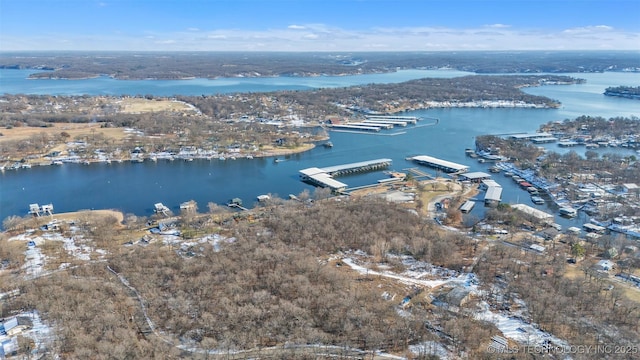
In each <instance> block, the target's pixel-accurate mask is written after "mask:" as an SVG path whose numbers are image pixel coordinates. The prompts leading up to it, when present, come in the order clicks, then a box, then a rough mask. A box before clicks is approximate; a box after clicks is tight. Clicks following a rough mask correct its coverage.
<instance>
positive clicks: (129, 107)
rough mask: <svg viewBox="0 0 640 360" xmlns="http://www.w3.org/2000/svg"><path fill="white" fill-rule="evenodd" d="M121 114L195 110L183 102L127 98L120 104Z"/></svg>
mask: <svg viewBox="0 0 640 360" xmlns="http://www.w3.org/2000/svg"><path fill="white" fill-rule="evenodd" d="M120 107H121V110H120V111H121V112H123V113H127V114H139V113H145V112H162V111H171V112H195V109H194V108H193V107H191V106H189V105H188V104H186V103H184V102H182V101H175V100H167V99H162V100H150V99H144V98H126V99H122V101H121V102H120Z"/></svg>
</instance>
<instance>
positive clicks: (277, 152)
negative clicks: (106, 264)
mask: <svg viewBox="0 0 640 360" xmlns="http://www.w3.org/2000/svg"><path fill="white" fill-rule="evenodd" d="M321 141H322V140H321ZM315 147H316V144H313V143H307V144H303V145H301V146H299V147H298V148H296V149H270V150H264V151H260V152H257V153H248V154H238V155H237V156H236V155H233V154H227V153H216V154H213V153H211V154H195V155H191V154H189V155H185V154H183V155H180V154H177V155H170V156H154V155H150V156H146V157H128V158H119V159H115V158H107V157H105V158H100V159H80V158H68V157H67V158H51V159H49V160H46V161H43V158H42V157H41V158H38V159H30V160H31V161H24V162H22V161H19V160H15V161H12V160H7V161H5V162H4V164H5V165H0V171H2V172H4V171H14V170H15V171H17V170H21V169H29V168H31V167H33V166H53V165H56V166H60V165H63V164H82V165H91V164H101V163H105V164H111V163H113V162H116V163H124V162H132V163H142V162H147V161H154V162H155V161H158V160H167V161H175V160H182V161H193V160H209V161H212V160H218V161H226V160H231V161H233V160H238V159H245V160H252V159H256V158H268V157H277V156H289V155H295V154H300V153H303V152H307V151H310V150H312V149H314V148H315ZM0 164H1V163H0Z"/></svg>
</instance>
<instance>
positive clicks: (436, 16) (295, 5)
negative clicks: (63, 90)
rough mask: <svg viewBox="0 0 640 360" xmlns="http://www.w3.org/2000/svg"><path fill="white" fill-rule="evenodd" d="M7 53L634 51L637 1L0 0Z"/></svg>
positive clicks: (638, 43)
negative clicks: (144, 51)
mask: <svg viewBox="0 0 640 360" xmlns="http://www.w3.org/2000/svg"><path fill="white" fill-rule="evenodd" d="M14 50H136V51H139V50H149V51H151V50H158V51H167V50H179V51H191V50H193V51H224V50H227V51H438V50H640V0H553V1H552V0H491V1H484V0H322V1H316V0H181V1H178V0H98V1H94V0H0V51H14Z"/></svg>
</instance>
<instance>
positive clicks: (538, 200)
mask: <svg viewBox="0 0 640 360" xmlns="http://www.w3.org/2000/svg"><path fill="white" fill-rule="evenodd" d="M531 202H532V203H534V204H536V205H542V204H544V199H543V198H541V197H540V196H535V195H534V196H532V197H531Z"/></svg>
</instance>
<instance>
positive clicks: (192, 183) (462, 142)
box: [0, 70, 640, 225]
mask: <svg viewBox="0 0 640 360" xmlns="http://www.w3.org/2000/svg"><path fill="white" fill-rule="evenodd" d="M11 71H15V70H2V71H0V74H1V75H2V76H1V77H0V79H1V80H2V82H1V85H2V87H1V91H2V92H8V93H20V92H22V93H33V94H36V93H51V94H79V93H87V94H96V92H95V91H98V90H96V89H99V88H100V86H99V84H103V83H105V82H106V83H108V84H109V85H108V87H109V91H113V90H114V88H113V87H111V86H112V85H114V86H116V87H117V89H119V90H117V91H114V92H115V93H123V91H124V90H123V89H125V90H126V89H127V84H128V85H129V86H130V88H128V91H129V92H128V93H131V94H133V93H142V94H154V95H167V94H175V93H176V92H175V88H172V89H173V90H174V91H173V92H169V93H167V92H163V91H166V89H165V85H166V84H164V85H160V84H161V83H172V82H173V83H175V82H177V83H183V82H184V83H185V84H182V85H180V86H182V87H184V88H186V89H191V91H194V92H192V93H190V94H194V93H195V94H200V93H203V92H204V89H207V90H209V92H207V93H215V92H236V91H240V90H238V88H237V86H240V87H242V86H249V87H251V86H252V85H250V84H253V83H255V84H257V85H256V86H257V87H258V88H260V87H262V88H263V89H264V90H265V91H267V90H278V89H284V88H286V89H293V88H296V87H298V86H301V87H304V88H309V87H330V86H349V85H355V84H362V83H371V82H388V83H391V82H400V81H405V80H408V78H407V77H412V76H413V78H419V77H423V76H425V74H427V73H429V74H430V73H431V72H429V71H409V72H401V73H396V74H395V76H397V78H394V74H379V75H368V76H367V79H366V80H363V78H361V77H358V76H355V77H338V78H328V77H318V78H304V79H300V78H278V79H275V78H270V79H233V80H234V81H238V83H236V84H226V85H210V86H209V83H210V82H215V81H218V80H215V81H212V80H182V81H166V82H165V81H117V80H112V79H106V78H100V79H89V80H73V81H64V80H44V82H46V83H47V84H45V85H40V81H41V80H25V78H26V75H27V74H28V72H25V71H16V73H22V74H21V75H15V74H14V73H11ZM7 73H9V75H10V76H9V75H7ZM436 74H439V75H440V76H441V77H453V76H459V75H463V74H465V73H460V72H455V71H452V72H448V71H447V72H436ZM570 75H572V76H576V77H582V78H586V79H587V81H588V82H587V84H584V85H570V86H544V87H539V88H531V89H527V90H526V91H527V92H529V93H532V94H537V95H545V96H549V97H551V98H554V99H558V100H560V101H561V102H562V103H563V106H562V108H560V109H544V110H542V109H433V110H421V111H414V112H408V113H407V115H415V116H426V117H436V118H439V119H440V123H439V124H438V125H437V126H423V127H407V128H406V129H402V130H394V131H392V132H396V131H405V130H406V133H404V134H401V135H397V136H377V135H360V134H350V133H338V132H331V140H332V142H333V143H334V147H333V148H332V149H325V148H323V147H317V148H316V149H314V150H311V151H309V152H306V153H303V154H297V155H292V156H289V157H286V161H283V162H279V163H274V162H273V161H272V159H253V160H246V159H238V160H227V161H219V160H212V161H208V160H200V161H198V160H196V161H193V162H181V161H174V162H164V161H158V163H152V162H145V163H142V164H130V163H122V164H117V163H113V164H110V165H108V164H92V165H89V166H85V165H74V164H65V165H63V166H47V167H37V168H35V167H34V168H32V169H28V170H26V169H25V170H18V171H5V172H4V173H3V174H1V175H0V219H4V218H5V217H6V216H8V215H13V214H18V215H24V214H25V213H26V211H27V208H28V205H29V204H30V203H40V204H44V203H50V202H51V203H53V204H54V206H55V210H56V211H57V212H63V211H74V210H78V209H103V208H113V209H118V210H121V211H123V212H125V213H135V214H138V215H150V214H152V207H153V204H154V203H156V202H162V203H164V204H165V205H167V206H169V207H171V208H172V209H173V210H174V211H176V212H177V210H178V206H179V204H180V203H181V202H183V201H187V200H191V199H193V200H196V201H197V202H198V205H199V207H200V209H201V210H206V207H207V203H208V202H215V203H219V204H223V203H225V202H227V201H228V200H229V199H230V198H233V197H240V198H242V199H243V200H244V203H245V205H251V204H253V203H254V202H255V197H256V196H257V195H260V194H267V193H271V194H275V195H279V196H281V197H286V196H287V195H288V194H298V193H300V192H301V191H303V190H304V189H308V190H309V191H311V192H313V190H314V188H313V187H312V186H310V185H307V184H305V183H302V182H300V181H299V180H298V171H299V170H300V169H304V168H307V167H312V166H318V167H323V166H330V165H337V164H344V163H350V162H357V161H364V160H371V159H376V158H391V159H393V166H392V168H393V169H395V170H402V169H405V168H408V167H414V166H415V165H414V164H412V163H409V162H407V161H405V160H404V159H405V158H406V157H407V156H411V155H418V154H427V155H432V156H436V157H441V158H444V159H447V160H450V161H454V162H458V163H462V164H467V165H469V166H470V167H471V170H472V171H487V169H488V167H489V166H490V165H489V164H479V163H477V162H476V161H475V160H473V159H470V158H467V157H465V155H464V149H465V148H467V147H472V146H473V144H474V141H475V136H478V135H483V134H505V133H515V132H533V131H535V130H536V129H537V128H538V126H539V125H540V124H543V123H546V122H549V121H558V120H564V119H573V118H575V117H577V116H580V115H592V116H603V117H605V118H609V117H615V116H626V117H631V116H636V117H637V116H640V102H639V101H634V100H629V99H618V98H613V97H605V96H604V95H602V92H603V91H604V89H605V88H606V87H608V86H617V85H628V86H638V84H640V74H637V73H636V74H627V73H625V74H621V73H604V74H570ZM428 76H433V75H428ZM372 77H373V78H372ZM9 78H13V80H11V81H9V82H8V83H5V80H7V79H9ZM18 78H21V79H22V80H19V79H18ZM245 80H246V81H247V83H244V81H245ZM192 81H193V82H194V83H193V84H192V83H191V82H192ZM225 81H226V80H225ZM349 81H352V82H351V83H350V82H349ZM338 83H339V84H340V85H335V84H338ZM7 84H12V85H11V86H6V85H7ZM31 84H33V85H31ZM83 84H84V85H83ZM145 84H146V85H147V86H145ZM203 84H204V85H203ZM331 84H334V85H331ZM105 86H107V85H105ZM100 91H102V92H97V93H100V94H105V93H106V92H104V91H105V89H102V90H100ZM252 91H262V90H256V89H255V88H254V89H253V90H252ZM387 133H390V132H388V131H387ZM549 147H550V148H551V149H552V150H557V151H559V152H562V151H567V150H566V149H561V148H559V147H557V146H555V145H553V144H552V145H549ZM573 150H576V151H578V152H581V151H584V149H581V148H574V149H573ZM598 151H600V152H601V153H604V152H606V151H612V150H611V149H610V150H604V149H601V150H598ZM613 151H624V150H622V149H618V150H613ZM627 152H628V153H631V152H630V151H627ZM422 169H423V170H426V171H427V172H430V171H429V170H428V169H426V168H422ZM384 177H385V176H384V175H383V174H382V173H369V174H363V175H355V176H349V177H341V178H339V180H340V181H343V182H346V183H347V184H349V186H358V185H365V184H369V183H372V182H374V181H375V180H378V179H381V178H384ZM494 178H495V180H496V181H498V182H499V183H500V184H501V185H502V186H503V187H504V193H503V200H504V201H505V202H509V203H515V202H517V201H521V202H524V203H527V204H529V205H532V206H533V204H531V203H530V202H529V196H528V194H527V193H526V192H524V191H523V190H520V189H519V188H518V187H517V186H515V184H513V183H512V181H510V180H507V179H506V178H504V177H503V176H502V175H497V176H494ZM480 196H483V195H482V194H480ZM545 207H546V206H541V207H540V208H541V209H543V210H544V209H545ZM483 211H484V209H483V207H482V206H480V205H478V206H476V208H475V209H474V211H473V212H472V215H475V216H478V217H481V215H482V212H483ZM549 211H551V212H553V210H549ZM557 220H558V222H559V223H561V224H563V225H568V224H571V223H572V221H567V220H562V219H560V218H558V217H557ZM575 221H580V219H578V220H575Z"/></svg>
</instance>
